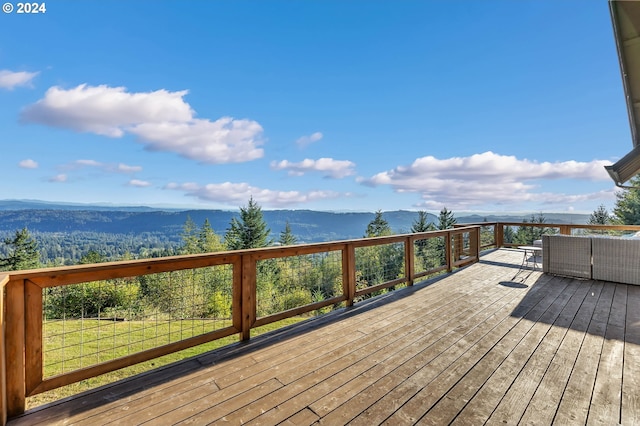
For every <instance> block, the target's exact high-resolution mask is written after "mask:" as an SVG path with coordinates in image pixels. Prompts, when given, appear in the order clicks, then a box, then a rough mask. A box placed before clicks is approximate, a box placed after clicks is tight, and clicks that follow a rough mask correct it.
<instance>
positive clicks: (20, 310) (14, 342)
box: [4, 280, 26, 417]
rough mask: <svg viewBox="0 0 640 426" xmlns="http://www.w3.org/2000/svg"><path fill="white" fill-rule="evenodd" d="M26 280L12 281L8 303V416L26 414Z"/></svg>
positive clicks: (6, 305)
mask: <svg viewBox="0 0 640 426" xmlns="http://www.w3.org/2000/svg"><path fill="white" fill-rule="evenodd" d="M24 315H25V312H24V281H23V280H9V283H8V284H7V286H6V300H5V321H6V322H5V353H4V356H5V360H4V361H5V368H6V392H7V393H6V403H7V416H8V417H13V416H17V415H18V414H22V413H24V410H25V405H26V397H25V395H26V393H25V385H24V383H25V382H24V380H25V377H24V344H25V336H24V335H25V324H24V318H25V316H24Z"/></svg>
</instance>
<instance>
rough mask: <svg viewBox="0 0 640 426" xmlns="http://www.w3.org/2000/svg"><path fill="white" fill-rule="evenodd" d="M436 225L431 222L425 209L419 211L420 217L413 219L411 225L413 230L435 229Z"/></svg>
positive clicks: (413, 231)
mask: <svg viewBox="0 0 640 426" xmlns="http://www.w3.org/2000/svg"><path fill="white" fill-rule="evenodd" d="M435 230H436V227H435V225H434V224H433V223H429V216H428V215H427V212H426V211H424V210H420V211H419V212H418V218H417V219H416V220H414V221H413V224H412V225H411V232H412V233H417V232H427V231H435Z"/></svg>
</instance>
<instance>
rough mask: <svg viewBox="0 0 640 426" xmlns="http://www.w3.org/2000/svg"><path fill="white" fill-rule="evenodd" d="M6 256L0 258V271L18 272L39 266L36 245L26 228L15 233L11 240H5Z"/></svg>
mask: <svg viewBox="0 0 640 426" xmlns="http://www.w3.org/2000/svg"><path fill="white" fill-rule="evenodd" d="M4 243H5V244H6V245H7V246H9V247H8V255H7V256H6V257H3V258H0V270H4V271H7V270H8V271H19V270H22V269H33V268H37V267H39V266H40V254H39V253H38V243H36V241H35V240H34V239H33V238H32V237H31V235H30V234H29V231H28V230H27V228H22V229H21V230H19V231H16V233H15V236H14V237H13V238H5V239H4Z"/></svg>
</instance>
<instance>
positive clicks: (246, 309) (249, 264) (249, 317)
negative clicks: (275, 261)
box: [240, 254, 258, 340]
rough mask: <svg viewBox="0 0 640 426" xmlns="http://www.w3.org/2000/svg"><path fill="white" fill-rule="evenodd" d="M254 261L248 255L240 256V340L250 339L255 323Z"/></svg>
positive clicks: (255, 271)
mask: <svg viewBox="0 0 640 426" xmlns="http://www.w3.org/2000/svg"><path fill="white" fill-rule="evenodd" d="M256 265H257V262H256V259H255V258H254V257H253V256H252V255H250V254H243V255H242V308H241V311H242V333H241V335H240V339H241V340H249V339H250V338H251V327H253V324H254V323H255V322H256V311H257V308H256V293H257V290H256V287H257V282H258V279H257V275H258V271H257V268H256Z"/></svg>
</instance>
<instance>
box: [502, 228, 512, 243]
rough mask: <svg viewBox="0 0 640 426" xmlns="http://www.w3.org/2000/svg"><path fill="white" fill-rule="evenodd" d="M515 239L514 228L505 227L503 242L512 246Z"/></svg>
mask: <svg viewBox="0 0 640 426" xmlns="http://www.w3.org/2000/svg"><path fill="white" fill-rule="evenodd" d="M514 238H515V232H514V231H513V228H512V227H511V226H507V227H505V228H504V235H503V236H502V241H503V242H504V243H505V244H511V243H513V240H514Z"/></svg>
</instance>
